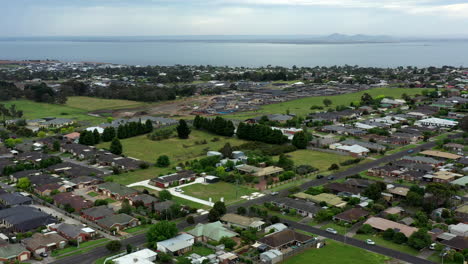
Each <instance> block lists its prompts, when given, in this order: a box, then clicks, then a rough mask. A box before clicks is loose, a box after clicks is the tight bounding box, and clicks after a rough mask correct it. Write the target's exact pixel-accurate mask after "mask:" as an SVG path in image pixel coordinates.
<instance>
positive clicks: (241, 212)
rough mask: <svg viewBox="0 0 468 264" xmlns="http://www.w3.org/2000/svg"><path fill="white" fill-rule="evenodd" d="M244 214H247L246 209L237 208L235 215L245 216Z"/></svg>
mask: <svg viewBox="0 0 468 264" xmlns="http://www.w3.org/2000/svg"><path fill="white" fill-rule="evenodd" d="M246 213H247V209H245V207H243V206H240V207H237V214H239V215H245V214H246Z"/></svg>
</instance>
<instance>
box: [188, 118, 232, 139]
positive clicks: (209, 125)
mask: <svg viewBox="0 0 468 264" xmlns="http://www.w3.org/2000/svg"><path fill="white" fill-rule="evenodd" d="M193 126H194V127H195V128H196V129H204V130H207V131H210V132H211V133H214V134H217V135H220V136H226V137H232V136H233V135H234V130H235V129H236V128H235V127H234V124H233V123H232V121H231V120H227V119H224V118H222V117H220V116H217V117H215V118H206V117H201V116H198V115H197V116H196V117H195V119H194V120H193Z"/></svg>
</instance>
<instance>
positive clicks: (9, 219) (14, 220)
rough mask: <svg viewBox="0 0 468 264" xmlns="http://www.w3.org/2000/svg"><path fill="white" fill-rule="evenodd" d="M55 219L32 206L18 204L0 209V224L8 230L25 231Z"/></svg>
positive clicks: (52, 221) (53, 221)
mask: <svg viewBox="0 0 468 264" xmlns="http://www.w3.org/2000/svg"><path fill="white" fill-rule="evenodd" d="M56 222H57V220H56V219H55V218H54V217H52V216H51V215H49V214H46V213H44V212H42V211H39V210H38V209H36V208H34V207H29V206H24V205H18V206H15V207H11V208H7V209H3V210H0V226H1V227H3V228H5V229H6V230H8V231H10V232H27V231H30V230H33V229H36V228H38V227H41V226H46V225H48V224H52V223H56Z"/></svg>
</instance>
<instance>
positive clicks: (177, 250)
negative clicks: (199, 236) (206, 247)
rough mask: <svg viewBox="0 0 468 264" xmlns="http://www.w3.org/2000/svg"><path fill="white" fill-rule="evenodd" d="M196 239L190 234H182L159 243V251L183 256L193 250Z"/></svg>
mask: <svg viewBox="0 0 468 264" xmlns="http://www.w3.org/2000/svg"><path fill="white" fill-rule="evenodd" d="M194 243H195V238H194V237H193V236H192V235H189V234H185V233H183V234H180V235H178V236H176V237H173V238H170V239H167V240H164V241H159V242H157V244H156V245H157V249H158V251H161V252H164V253H168V254H172V255H174V256H180V255H183V254H184V253H186V252H189V251H191V250H192V246H193V244H194Z"/></svg>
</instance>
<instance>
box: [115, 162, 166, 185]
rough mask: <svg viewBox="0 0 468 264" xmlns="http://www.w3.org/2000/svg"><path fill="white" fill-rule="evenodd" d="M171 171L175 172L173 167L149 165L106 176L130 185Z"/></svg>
mask: <svg viewBox="0 0 468 264" xmlns="http://www.w3.org/2000/svg"><path fill="white" fill-rule="evenodd" d="M169 172H173V170H172V168H157V167H154V166H151V167H149V168H148V169H145V170H137V171H131V172H127V173H122V174H118V175H109V176H107V177H106V178H110V179H112V180H113V181H114V182H117V183H120V184H123V185H128V184H131V183H135V182H140V181H144V180H149V179H152V178H155V177H158V176H160V175H166V174H168V173H169Z"/></svg>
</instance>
